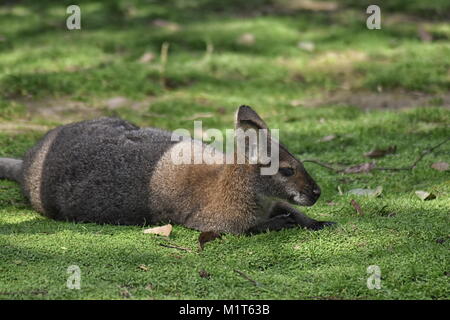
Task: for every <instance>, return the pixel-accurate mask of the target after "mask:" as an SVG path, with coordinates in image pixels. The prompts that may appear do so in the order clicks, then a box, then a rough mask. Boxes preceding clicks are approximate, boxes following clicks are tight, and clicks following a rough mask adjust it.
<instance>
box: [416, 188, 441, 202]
mask: <svg viewBox="0 0 450 320" xmlns="http://www.w3.org/2000/svg"><path fill="white" fill-rule="evenodd" d="M415 193H416V196H418V197H419V198H420V199H422V201H425V200H433V199H435V198H436V195H435V194H433V193H431V192H427V191H421V190H419V191H416V192H415Z"/></svg>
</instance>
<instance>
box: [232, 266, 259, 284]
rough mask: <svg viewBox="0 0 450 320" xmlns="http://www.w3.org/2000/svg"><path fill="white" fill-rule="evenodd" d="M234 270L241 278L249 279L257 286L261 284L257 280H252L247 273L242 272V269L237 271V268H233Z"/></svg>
mask: <svg viewBox="0 0 450 320" xmlns="http://www.w3.org/2000/svg"><path fill="white" fill-rule="evenodd" d="M234 272H236V273H237V274H239V275H240V276H241V277H242V278H244V279H245V280H248V281H250V282H251V283H253V284H254V285H255V286H257V287H260V286H261V284H260V283H259V282H258V281H256V280H253V279H252V278H250V277H249V276H248V275H246V274H245V273H243V272H242V271H239V270H237V269H234Z"/></svg>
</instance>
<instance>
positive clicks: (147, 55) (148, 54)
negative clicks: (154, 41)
mask: <svg viewBox="0 0 450 320" xmlns="http://www.w3.org/2000/svg"><path fill="white" fill-rule="evenodd" d="M154 59H155V55H154V54H153V53H151V52H146V53H144V54H143V55H142V56H141V57H140V58H139V62H140V63H148V62H150V61H153V60H154Z"/></svg>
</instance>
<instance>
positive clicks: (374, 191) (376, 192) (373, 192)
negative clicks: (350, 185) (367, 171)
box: [347, 186, 383, 198]
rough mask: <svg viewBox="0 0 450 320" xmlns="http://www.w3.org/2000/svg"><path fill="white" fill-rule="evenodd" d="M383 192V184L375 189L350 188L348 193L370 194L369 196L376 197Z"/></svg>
mask: <svg viewBox="0 0 450 320" xmlns="http://www.w3.org/2000/svg"><path fill="white" fill-rule="evenodd" d="M382 192H383V187H382V186H378V187H376V188H375V189H361V188H357V189H352V190H349V191H348V192H347V193H348V194H354V195H357V196H369V197H374V198H376V197H378V196H379V195H380V194H381V193H382Z"/></svg>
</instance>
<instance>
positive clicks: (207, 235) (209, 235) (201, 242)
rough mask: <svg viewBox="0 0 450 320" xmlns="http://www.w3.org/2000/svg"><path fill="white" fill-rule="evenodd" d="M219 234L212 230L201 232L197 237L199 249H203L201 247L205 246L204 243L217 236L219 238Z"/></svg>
mask: <svg viewBox="0 0 450 320" xmlns="http://www.w3.org/2000/svg"><path fill="white" fill-rule="evenodd" d="M220 237H221V235H220V234H219V233H217V232H214V231H206V232H202V233H201V234H200V236H199V237H198V243H199V245H200V249H201V250H203V247H204V246H205V243H207V242H210V241H213V240H215V239H217V238H220Z"/></svg>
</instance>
